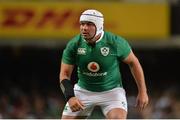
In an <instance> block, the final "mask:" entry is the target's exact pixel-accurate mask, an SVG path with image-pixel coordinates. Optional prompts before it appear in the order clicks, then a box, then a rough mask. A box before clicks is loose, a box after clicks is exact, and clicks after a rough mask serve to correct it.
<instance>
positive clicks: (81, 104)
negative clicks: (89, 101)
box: [79, 100, 85, 110]
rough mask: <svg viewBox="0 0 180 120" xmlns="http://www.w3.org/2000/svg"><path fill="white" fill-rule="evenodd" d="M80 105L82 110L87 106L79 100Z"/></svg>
mask: <svg viewBox="0 0 180 120" xmlns="http://www.w3.org/2000/svg"><path fill="white" fill-rule="evenodd" d="M79 107H80V109H81V110H84V108H85V106H84V104H83V103H82V102H81V101H80V100H79Z"/></svg>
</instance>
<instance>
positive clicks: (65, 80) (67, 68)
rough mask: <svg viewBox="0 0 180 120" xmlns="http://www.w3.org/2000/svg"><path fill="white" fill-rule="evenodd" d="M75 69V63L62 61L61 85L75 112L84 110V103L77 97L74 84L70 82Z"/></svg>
mask: <svg viewBox="0 0 180 120" xmlns="http://www.w3.org/2000/svg"><path fill="white" fill-rule="evenodd" d="M73 69H74V65H70V64H66V63H63V62H61V69H60V74H59V79H60V86H61V89H62V91H63V94H64V95H65V98H66V101H67V102H68V103H69V106H70V108H71V110H72V111H73V112H76V111H79V110H82V109H83V108H84V105H83V104H82V103H81V101H80V100H79V99H78V98H77V97H75V95H74V90H73V85H72V84H71V82H70V79H71V74H72V71H73Z"/></svg>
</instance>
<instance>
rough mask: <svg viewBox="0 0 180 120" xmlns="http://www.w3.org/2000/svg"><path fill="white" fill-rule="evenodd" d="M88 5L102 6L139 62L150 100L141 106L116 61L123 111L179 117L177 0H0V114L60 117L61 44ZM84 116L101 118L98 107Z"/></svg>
mask: <svg viewBox="0 0 180 120" xmlns="http://www.w3.org/2000/svg"><path fill="white" fill-rule="evenodd" d="M88 8H95V9H98V10H100V11H102V13H104V16H105V29H106V30H107V31H111V32H114V33H117V34H119V35H121V36H123V37H125V38H126V39H127V40H128V41H129V43H130V44H131V45H132V48H133V50H134V52H135V54H136V55H137V57H138V58H139V60H140V62H141V64H142V66H143V69H144V73H145V77H146V83H147V87H148V92H149V95H150V104H149V106H148V107H147V109H145V110H144V111H141V112H140V111H137V110H136V109H135V108H134V104H135V97H136V94H137V88H136V85H135V82H134V80H133V78H132V76H131V74H130V71H129V69H128V67H127V66H126V65H124V64H122V65H121V66H120V67H122V69H123V71H122V72H123V78H124V81H123V83H124V87H125V89H126V91H127V96H128V103H129V114H128V118H136V119H138V118H148V119H152V118H156V119H160V118H165V119H168V118H180V94H179V89H180V87H179V85H180V76H179V68H180V22H179V21H180V14H179V13H180V1H179V0H97V1H95V0H94V1H91V0H64V1H61V0H0V118H8V119H11V118H17V119H20V118H33V119H37V118H43V119H50V118H52V119H54V118H55V119H58V118H60V116H61V112H62V109H63V106H64V97H63V96H62V93H61V91H60V88H59V80H58V75H59V67H60V60H61V55H62V50H63V49H64V47H65V45H66V43H67V42H68V40H69V39H70V38H71V37H73V36H74V35H75V34H77V33H78V32H79V22H78V19H79V15H80V13H81V12H82V10H84V9H88ZM72 78H73V82H74V83H75V82H76V78H77V77H76V75H75V74H73V76H72ZM90 118H96V119H97V118H104V116H103V115H102V112H101V111H100V109H99V107H96V108H95V109H94V111H93V113H92V115H91V116H90Z"/></svg>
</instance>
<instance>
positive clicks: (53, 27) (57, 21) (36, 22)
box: [0, 2, 170, 39]
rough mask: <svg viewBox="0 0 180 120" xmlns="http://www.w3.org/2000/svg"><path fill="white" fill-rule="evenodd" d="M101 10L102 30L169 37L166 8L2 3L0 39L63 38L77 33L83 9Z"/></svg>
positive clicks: (144, 36)
mask: <svg viewBox="0 0 180 120" xmlns="http://www.w3.org/2000/svg"><path fill="white" fill-rule="evenodd" d="M89 8H94V9H97V10H100V11H101V12H102V13H103V14H104V17H105V30H107V31H111V32H114V33H117V34H119V35H122V36H124V37H129V38H135V39H139V38H166V37H168V36H169V34H170V32H169V31H170V28H169V26H170V25H169V24H170V23H169V16H170V15H169V6H168V5H167V4H162V3H161V4H160V3H159V4H157V3H156V4H155V3H154V4H149V3H148V4H138V3H137V4H130V3H120V2H18V3H17V2H8V3H7V2H1V3H0V37H1V38H2V37H5V38H13V37H16V38H65V39H69V38H71V37H73V36H74V35H75V34H77V33H79V16H80V14H81V12H82V11H83V10H85V9H89Z"/></svg>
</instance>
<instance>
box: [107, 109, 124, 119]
mask: <svg viewBox="0 0 180 120" xmlns="http://www.w3.org/2000/svg"><path fill="white" fill-rule="evenodd" d="M106 117H107V118H108V119H126V118H127V112H126V111H124V110H122V109H113V110H111V111H109V112H108V113H107V115H106Z"/></svg>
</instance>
